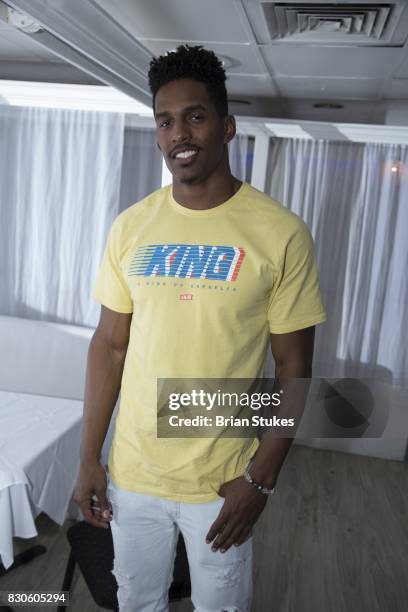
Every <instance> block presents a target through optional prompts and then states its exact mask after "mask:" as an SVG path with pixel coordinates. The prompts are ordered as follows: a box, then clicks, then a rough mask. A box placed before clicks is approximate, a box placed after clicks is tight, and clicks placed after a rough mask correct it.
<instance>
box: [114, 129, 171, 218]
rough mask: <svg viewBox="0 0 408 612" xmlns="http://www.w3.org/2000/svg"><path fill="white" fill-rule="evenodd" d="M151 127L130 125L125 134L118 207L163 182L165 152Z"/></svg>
mask: <svg viewBox="0 0 408 612" xmlns="http://www.w3.org/2000/svg"><path fill="white" fill-rule="evenodd" d="M156 142H157V139H156V131H155V130H154V129H152V128H132V127H127V128H126V129H125V134H124V143H123V161H122V178H121V185H120V201H119V210H120V211H122V210H125V208H128V207H129V206H131V205H132V204H134V203H135V202H138V201H139V200H142V199H143V198H144V197H146V196H147V195H148V194H149V193H152V192H153V191H156V189H159V188H160V186H161V176H162V159H163V158H162V154H161V152H160V151H159V149H158V147H157V144H156Z"/></svg>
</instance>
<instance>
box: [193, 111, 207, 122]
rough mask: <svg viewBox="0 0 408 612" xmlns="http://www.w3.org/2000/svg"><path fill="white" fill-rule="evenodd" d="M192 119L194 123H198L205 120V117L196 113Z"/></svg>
mask: <svg viewBox="0 0 408 612" xmlns="http://www.w3.org/2000/svg"><path fill="white" fill-rule="evenodd" d="M191 119H192V120H193V121H194V123H197V122H198V121H201V119H204V117H203V116H202V115H199V114H198V113H194V115H191Z"/></svg>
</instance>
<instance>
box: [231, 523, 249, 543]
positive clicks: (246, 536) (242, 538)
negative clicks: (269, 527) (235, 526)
mask: <svg viewBox="0 0 408 612" xmlns="http://www.w3.org/2000/svg"><path fill="white" fill-rule="evenodd" d="M251 535H252V529H251V527H247V528H246V529H244V530H243V531H242V533H241V535H240V537H239V538H237V541H236V542H234V546H241V544H243V543H244V542H246V541H247V540H248V539H249V538H250V537H251Z"/></svg>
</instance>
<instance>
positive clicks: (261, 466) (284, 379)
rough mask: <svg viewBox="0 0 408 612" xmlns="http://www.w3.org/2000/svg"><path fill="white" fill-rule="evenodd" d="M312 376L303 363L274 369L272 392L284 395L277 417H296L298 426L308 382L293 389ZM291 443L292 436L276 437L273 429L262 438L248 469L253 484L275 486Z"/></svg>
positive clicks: (306, 365)
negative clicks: (297, 382)
mask: <svg viewBox="0 0 408 612" xmlns="http://www.w3.org/2000/svg"><path fill="white" fill-rule="evenodd" d="M311 375H312V369H311V365H308V364H304V363H286V364H283V365H281V366H277V367H276V370H275V379H276V380H275V386H274V391H276V392H279V391H280V390H281V389H282V388H283V389H284V391H285V393H284V394H283V395H282V403H283V406H282V407H283V411H281V412H280V413H279V416H281V417H283V418H287V417H292V416H295V422H296V424H298V421H299V419H300V417H301V413H302V412H303V409H304V406H305V403H306V399H307V394H308V389H309V384H308V383H307V381H299V382H300V384H299V385H296V379H300V378H302V379H307V378H311ZM284 403H286V406H285V405H284ZM294 404H296V405H294ZM293 440H294V433H293V434H292V436H291V437H283V436H282V434H280V436H279V434H278V433H275V430H274V429H273V428H272V429H270V430H269V431H268V432H267V433H266V434H265V435H264V436H263V438H262V440H261V443H260V445H259V447H258V450H257V452H256V456H255V460H254V462H253V464H252V466H251V469H250V473H251V476H252V478H253V479H254V480H255V481H256V482H258V483H259V484H262V485H263V486H264V487H267V488H268V489H271V488H273V487H274V486H275V484H276V481H277V478H278V475H279V472H280V470H281V468H282V465H283V462H284V461H285V458H286V455H287V454H288V452H289V449H290V447H291V446H292V444H293Z"/></svg>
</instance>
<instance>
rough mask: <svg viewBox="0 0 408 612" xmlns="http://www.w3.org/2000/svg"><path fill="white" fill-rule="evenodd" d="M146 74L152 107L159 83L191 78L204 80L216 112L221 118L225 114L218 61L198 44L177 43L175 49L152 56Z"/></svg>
mask: <svg viewBox="0 0 408 612" xmlns="http://www.w3.org/2000/svg"><path fill="white" fill-rule="evenodd" d="M148 78H149V86H150V91H151V92H152V95H153V109H154V105H155V100H156V94H157V92H158V91H159V89H160V87H162V86H163V85H166V84H167V83H170V81H174V80H176V79H194V80H195V81H200V82H201V83H204V84H205V86H206V87H207V91H208V95H209V96H210V99H211V101H212V102H213V104H214V106H215V108H216V109H217V112H218V114H219V116H220V117H221V118H224V117H226V116H227V115H228V97H227V89H226V86H225V81H226V78H227V77H226V74H225V70H224V68H223V66H222V63H221V61H220V60H219V59H218V57H217V56H216V55H215V53H214V52H213V51H209V50H208V49H204V48H203V47H202V46H200V45H197V46H194V47H191V46H189V45H180V46H179V47H177V49H176V50H175V51H169V52H168V53H166V55H160V56H159V57H154V58H153V59H152V61H151V62H150V67H149V73H148Z"/></svg>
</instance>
